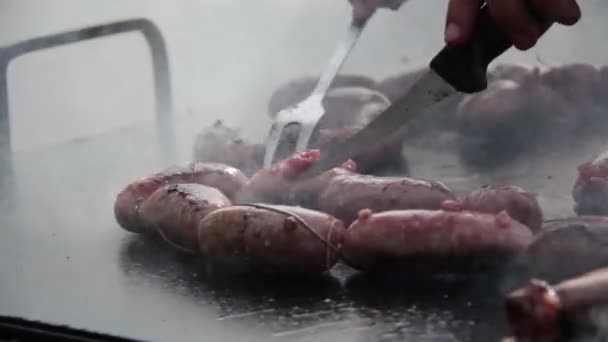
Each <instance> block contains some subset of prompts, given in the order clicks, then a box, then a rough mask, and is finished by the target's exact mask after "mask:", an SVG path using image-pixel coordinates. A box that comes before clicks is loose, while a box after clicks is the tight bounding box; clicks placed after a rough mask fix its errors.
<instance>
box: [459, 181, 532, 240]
mask: <svg viewBox="0 0 608 342" xmlns="http://www.w3.org/2000/svg"><path fill="white" fill-rule="evenodd" d="M462 205H463V208H464V209H465V210H469V211H477V212H481V213H490V214H498V213H500V212H501V211H503V210H505V211H506V212H507V213H509V215H510V216H511V217H512V218H514V219H516V220H518V221H519V222H521V223H523V224H525V225H526V226H528V228H530V229H531V230H532V231H533V232H538V231H539V230H540V228H541V226H542V224H543V213H542V209H541V208H540V205H539V204H538V201H537V200H536V196H535V195H533V194H531V193H529V192H527V191H525V190H524V189H522V188H520V187H516V186H489V185H488V186H484V187H482V188H481V189H476V190H473V191H472V192H471V193H469V194H468V195H466V196H465V197H464V198H463V199H462Z"/></svg>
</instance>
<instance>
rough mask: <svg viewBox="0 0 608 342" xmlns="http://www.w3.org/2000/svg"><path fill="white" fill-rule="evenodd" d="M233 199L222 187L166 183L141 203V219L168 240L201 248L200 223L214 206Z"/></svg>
mask: <svg viewBox="0 0 608 342" xmlns="http://www.w3.org/2000/svg"><path fill="white" fill-rule="evenodd" d="M231 204H232V203H231V202H230V200H229V199H228V197H226V195H224V194H223V193H221V192H220V191H219V190H217V189H216V188H212V187H209V186H206V185H201V184H172V185H165V186H163V187H161V188H159V189H158V190H156V191H155V192H153V193H152V195H150V196H149V197H148V198H147V199H146V200H145V201H144V202H143V203H142V205H141V208H140V210H139V214H140V216H141V218H142V222H144V223H145V225H146V226H147V227H150V229H152V230H155V231H157V232H158V233H159V234H160V235H161V236H162V237H163V238H164V239H165V240H166V241H167V242H169V243H170V244H172V245H173V246H175V247H177V248H180V249H184V250H186V251H191V252H196V251H197V250H198V225H199V223H200V222H201V220H202V219H203V218H204V217H205V216H207V215H208V214H209V213H211V212H212V211H214V210H217V209H219V208H223V207H227V206H229V205H231Z"/></svg>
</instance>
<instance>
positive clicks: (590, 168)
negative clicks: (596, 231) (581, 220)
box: [572, 152, 608, 215]
mask: <svg viewBox="0 0 608 342" xmlns="http://www.w3.org/2000/svg"><path fill="white" fill-rule="evenodd" d="M572 197H573V198H574V203H575V205H574V211H575V212H576V213H577V214H578V215H608V152H604V153H602V154H600V155H598V156H596V157H595V159H594V160H592V161H591V162H587V163H584V164H582V165H580V166H579V167H578V177H577V179H576V182H575V184H574V188H573V189H572Z"/></svg>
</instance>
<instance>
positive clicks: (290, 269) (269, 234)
mask: <svg viewBox="0 0 608 342" xmlns="http://www.w3.org/2000/svg"><path fill="white" fill-rule="evenodd" d="M344 229H345V228H344V224H343V223H342V222H340V220H337V219H335V218H333V217H331V216H329V215H327V214H324V213H321V212H317V211H313V210H309V209H304V208H301V207H289V206H280V205H279V206H270V205H255V204H253V205H236V206H232V207H228V208H223V209H219V210H216V211H214V212H212V213H211V214H209V215H208V216H207V217H205V219H203V221H202V222H201V224H200V226H199V246H200V251H201V252H202V254H203V255H205V256H206V257H208V258H209V259H210V260H211V261H213V262H215V263H217V264H220V265H224V266H228V267H235V268H238V269H240V268H245V269H250V268H252V269H255V270H260V271H261V270H264V271H269V272H287V273H305V274H315V273H322V272H325V271H327V270H329V269H330V268H332V267H333V266H334V265H335V263H336V262H337V260H338V248H339V246H340V245H341V243H342V238H343V233H344Z"/></svg>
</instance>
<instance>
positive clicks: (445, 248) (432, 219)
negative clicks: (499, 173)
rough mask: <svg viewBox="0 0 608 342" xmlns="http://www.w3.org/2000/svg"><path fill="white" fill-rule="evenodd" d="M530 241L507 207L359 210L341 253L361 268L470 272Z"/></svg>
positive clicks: (503, 258) (521, 248)
mask: <svg viewBox="0 0 608 342" xmlns="http://www.w3.org/2000/svg"><path fill="white" fill-rule="evenodd" d="M532 239H533V235H532V232H531V231H530V229H529V228H528V227H526V226H524V225H522V224H521V223H519V222H517V221H516V220H513V219H511V217H510V216H509V214H508V213H507V212H506V211H503V212H501V213H499V214H498V215H492V214H484V213H474V212H467V211H446V210H396V211H386V212H381V213H372V212H371V211H370V210H362V211H361V212H360V213H359V218H358V219H357V220H356V221H355V222H354V223H353V224H352V225H351V226H350V227H349V228H348V229H347V230H346V233H345V235H344V243H343V245H342V249H341V253H342V258H343V260H344V262H345V263H347V264H348V265H350V266H352V267H354V268H356V269H359V270H363V271H382V270H385V269H389V268H393V267H395V268H401V269H407V270H408V272H414V271H423V272H425V271H431V272H436V271H461V270H467V271H469V270H476V269H480V268H485V267H487V266H490V265H492V266H494V265H496V263H500V262H504V261H506V260H507V259H509V258H510V257H512V256H515V255H517V254H519V253H521V252H523V251H524V250H525V248H526V247H527V246H528V245H529V244H530V243H531V242H532Z"/></svg>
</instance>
